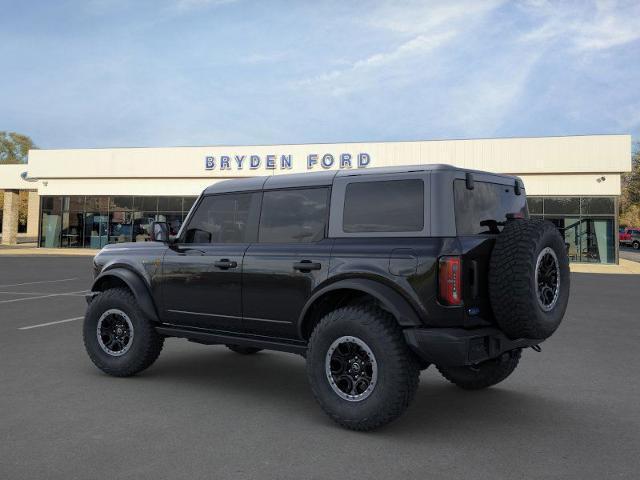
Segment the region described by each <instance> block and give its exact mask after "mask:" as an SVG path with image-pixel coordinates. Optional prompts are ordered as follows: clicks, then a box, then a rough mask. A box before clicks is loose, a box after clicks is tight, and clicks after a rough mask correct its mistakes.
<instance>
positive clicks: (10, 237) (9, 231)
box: [2, 190, 20, 245]
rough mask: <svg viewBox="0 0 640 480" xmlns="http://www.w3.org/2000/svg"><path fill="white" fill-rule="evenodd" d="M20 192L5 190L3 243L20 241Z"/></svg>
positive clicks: (10, 243) (9, 243)
mask: <svg viewBox="0 0 640 480" xmlns="http://www.w3.org/2000/svg"><path fill="white" fill-rule="evenodd" d="M19 208H20V194H19V191H18V190H5V191H4V207H3V214H2V245H15V244H17V243H18V209H19Z"/></svg>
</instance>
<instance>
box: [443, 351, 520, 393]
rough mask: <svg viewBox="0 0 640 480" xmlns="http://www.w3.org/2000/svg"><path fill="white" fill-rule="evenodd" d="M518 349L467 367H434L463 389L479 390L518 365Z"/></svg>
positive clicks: (493, 382) (498, 381)
mask: <svg viewBox="0 0 640 480" xmlns="http://www.w3.org/2000/svg"><path fill="white" fill-rule="evenodd" d="M521 354H522V351H521V350H520V349H518V350H513V351H511V352H507V353H504V354H503V355H501V356H500V357H498V358H494V359H491V360H487V361H486V362H482V363H480V364H478V365H473V366H469V367H445V366H437V367H436V368H437V369H438V371H439V372H440V373H441V374H442V376H443V377H444V378H446V379H447V380H449V381H450V382H451V383H453V384H455V385H457V386H458V387H460V388H463V389H465V390H480V389H482V388H487V387H491V386H492V385H495V384H497V383H500V382H501V381H503V380H504V379H506V378H507V377H508V376H509V375H511V373H512V372H513V371H514V370H515V369H516V367H517V366H518V362H519V361H520V355H521Z"/></svg>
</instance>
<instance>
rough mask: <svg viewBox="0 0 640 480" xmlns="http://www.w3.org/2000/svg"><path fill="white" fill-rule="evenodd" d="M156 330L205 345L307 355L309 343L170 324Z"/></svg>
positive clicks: (162, 333)
mask: <svg viewBox="0 0 640 480" xmlns="http://www.w3.org/2000/svg"><path fill="white" fill-rule="evenodd" d="M156 331H157V332H158V333H159V334H161V335H165V336H167V337H178V338H186V339H188V340H190V341H192V342H197V343H203V344H205V345H218V344H225V345H226V344H229V345H240V346H243V347H255V348H263V349H265V350H277V351H279V352H289V353H297V354H299V355H302V356H304V355H306V353H307V345H306V343H303V342H301V341H296V340H291V341H287V340H284V339H266V338H265V337H257V336H243V335H240V334H236V333H231V332H211V331H206V332H205V331H198V330H191V329H187V328H178V327H170V326H166V325H163V326H159V327H156Z"/></svg>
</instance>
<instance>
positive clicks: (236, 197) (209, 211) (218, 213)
mask: <svg viewBox="0 0 640 480" xmlns="http://www.w3.org/2000/svg"><path fill="white" fill-rule="evenodd" d="M259 202H260V194H258V193H230V194H222V195H212V196H209V197H204V198H203V199H202V202H200V204H199V205H198V206H197V208H196V210H195V211H194V212H193V216H192V217H191V219H190V220H189V224H188V225H187V228H186V230H185V234H184V242H185V243H249V242H253V241H255V239H256V233H257V225H258V212H259Z"/></svg>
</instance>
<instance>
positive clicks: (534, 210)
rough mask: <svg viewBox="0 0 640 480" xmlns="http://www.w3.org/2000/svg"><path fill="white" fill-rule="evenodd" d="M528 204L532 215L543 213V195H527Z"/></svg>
mask: <svg viewBox="0 0 640 480" xmlns="http://www.w3.org/2000/svg"><path fill="white" fill-rule="evenodd" d="M527 206H528V207H529V213H530V214H531V215H533V214H542V213H543V210H542V197H527Z"/></svg>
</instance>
